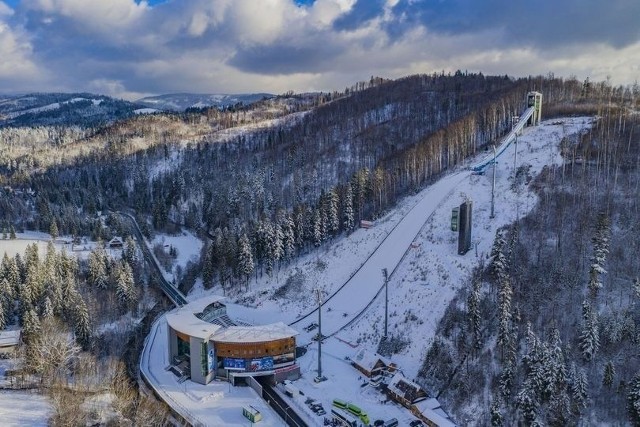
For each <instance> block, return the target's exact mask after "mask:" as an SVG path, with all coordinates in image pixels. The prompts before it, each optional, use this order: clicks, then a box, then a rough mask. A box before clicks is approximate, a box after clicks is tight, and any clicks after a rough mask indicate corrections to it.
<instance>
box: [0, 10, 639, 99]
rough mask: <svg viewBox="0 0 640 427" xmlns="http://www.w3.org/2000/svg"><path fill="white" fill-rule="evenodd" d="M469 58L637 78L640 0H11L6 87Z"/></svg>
mask: <svg viewBox="0 0 640 427" xmlns="http://www.w3.org/2000/svg"><path fill="white" fill-rule="evenodd" d="M457 69H461V70H469V71H482V72H483V73H485V74H509V75H512V76H527V75H538V74H547V73H549V72H552V73H554V74H555V75H556V76H563V77H569V76H572V75H573V76H576V77H577V78H579V79H580V80H582V79H584V78H585V77H590V78H591V79H592V80H604V79H606V78H607V77H608V76H609V77H610V78H611V81H612V82H613V83H614V84H631V83H633V82H634V81H637V80H640V1H639V0H608V1H603V0H536V1H529V2H525V1H522V0H153V1H152V0H148V1H140V0H0V93H15V92H26V91H90V92H96V93H102V94H108V95H113V96H119V97H124V98H127V99H136V98H138V97H141V96H144V95H149V94H160V93H172V92H201V93H242V92H244V93H246V92H257V91H260V92H272V93H282V92H285V91H287V90H293V91H297V92H299V91H308V90H333V89H344V87H345V86H348V85H351V84H352V83H354V82H356V81H360V80H366V79H368V78H369V77H370V76H371V75H375V76H381V77H389V78H395V77H400V76H404V75H408V74H415V73H432V72H434V71H438V72H439V71H441V70H445V71H455V70H457Z"/></svg>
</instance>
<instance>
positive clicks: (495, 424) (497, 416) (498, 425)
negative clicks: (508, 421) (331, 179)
mask: <svg viewBox="0 0 640 427" xmlns="http://www.w3.org/2000/svg"><path fill="white" fill-rule="evenodd" d="M489 411H490V413H491V427H502V426H503V425H504V418H503V416H502V412H501V411H500V402H499V401H497V400H494V401H493V402H492V403H491V408H490V409H489Z"/></svg>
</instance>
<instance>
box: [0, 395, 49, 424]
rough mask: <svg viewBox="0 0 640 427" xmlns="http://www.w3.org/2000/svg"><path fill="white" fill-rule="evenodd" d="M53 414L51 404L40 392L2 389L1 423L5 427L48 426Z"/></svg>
mask: <svg viewBox="0 0 640 427" xmlns="http://www.w3.org/2000/svg"><path fill="white" fill-rule="evenodd" d="M51 415H53V414H52V408H51V404H50V403H49V401H48V400H47V398H46V397H44V396H42V395H40V394H36V393H31V392H29V391H8V390H0V425H2V426H3V427H13V426H20V427H24V426H30V427H39V426H43V427H46V426H47V425H48V423H47V421H48V419H49V417H51Z"/></svg>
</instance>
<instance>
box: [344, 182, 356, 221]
mask: <svg viewBox="0 0 640 427" xmlns="http://www.w3.org/2000/svg"><path fill="white" fill-rule="evenodd" d="M342 203H343V206H342V226H343V227H344V229H345V230H351V229H352V228H353V227H354V213H353V188H352V187H351V183H347V185H346V186H345V190H344V198H343V199H342Z"/></svg>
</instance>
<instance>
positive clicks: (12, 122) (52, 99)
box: [0, 93, 148, 127]
mask: <svg viewBox="0 0 640 427" xmlns="http://www.w3.org/2000/svg"><path fill="white" fill-rule="evenodd" d="M144 107H145V106H143V105H139V104H135V103H132V102H129V101H124V100H122V99H115V98H110V97H108V96H104V95H94V94H90V93H31V94H26V95H13V96H3V95H0V127H4V126H52V125H60V126H62V125H64V126H80V127H92V126H100V125H104V124H109V123H112V122H114V121H116V120H119V119H124V118H127V117H131V116H132V115H134V114H136V113H138V112H148V111H144V110H142V111H141V109H144Z"/></svg>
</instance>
